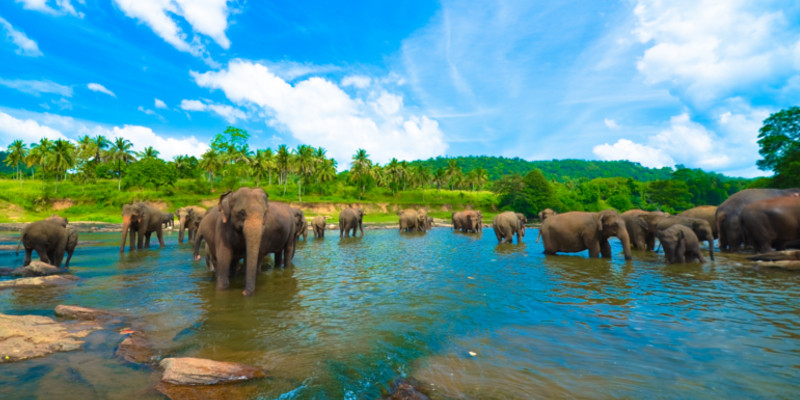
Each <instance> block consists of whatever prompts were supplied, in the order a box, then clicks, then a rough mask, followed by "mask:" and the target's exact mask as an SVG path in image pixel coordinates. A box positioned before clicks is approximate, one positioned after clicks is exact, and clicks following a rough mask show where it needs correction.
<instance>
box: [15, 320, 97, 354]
mask: <svg viewBox="0 0 800 400" xmlns="http://www.w3.org/2000/svg"><path fill="white" fill-rule="evenodd" d="M99 329H100V326H99V325H97V324H94V323H86V322H83V323H71V324H62V323H59V322H56V321H54V320H53V319H52V318H48V317H42V316H38V315H5V314H0V363H6V362H13V361H19V360H26V359H29V358H36V357H42V356H46V355H48V354H51V353H55V352H58V351H73V350H78V349H80V348H81V347H82V346H83V343H84V341H83V340H82V339H83V338H85V337H86V336H88V335H89V334H90V333H92V332H94V331H96V330H99Z"/></svg>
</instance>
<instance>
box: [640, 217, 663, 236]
mask: <svg viewBox="0 0 800 400" xmlns="http://www.w3.org/2000/svg"><path fill="white" fill-rule="evenodd" d="M666 217H669V214H668V213H665V212H663V211H651V212H649V213H645V214H642V215H640V216H639V217H638V219H639V225H640V226H641V227H642V229H644V230H645V231H646V232H649V233H651V234H655V233H656V230H657V229H656V225H658V223H659V222H661V220H662V219H664V218H666Z"/></svg>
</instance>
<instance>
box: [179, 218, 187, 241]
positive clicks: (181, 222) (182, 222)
mask: <svg viewBox="0 0 800 400" xmlns="http://www.w3.org/2000/svg"><path fill="white" fill-rule="evenodd" d="M184 229H186V215H181V216H180V218H179V219H178V243H180V244H183V230H184Z"/></svg>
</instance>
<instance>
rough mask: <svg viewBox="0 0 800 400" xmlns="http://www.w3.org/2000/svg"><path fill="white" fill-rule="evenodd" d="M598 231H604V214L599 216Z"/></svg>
mask: <svg viewBox="0 0 800 400" xmlns="http://www.w3.org/2000/svg"><path fill="white" fill-rule="evenodd" d="M597 231H598V232H603V214H599V215H598V216H597Z"/></svg>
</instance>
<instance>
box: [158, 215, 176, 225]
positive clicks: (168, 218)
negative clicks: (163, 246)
mask: <svg viewBox="0 0 800 400" xmlns="http://www.w3.org/2000/svg"><path fill="white" fill-rule="evenodd" d="M161 217H162V219H161V223H162V224H163V225H164V226H163V227H164V228H174V227H175V214H173V213H161Z"/></svg>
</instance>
